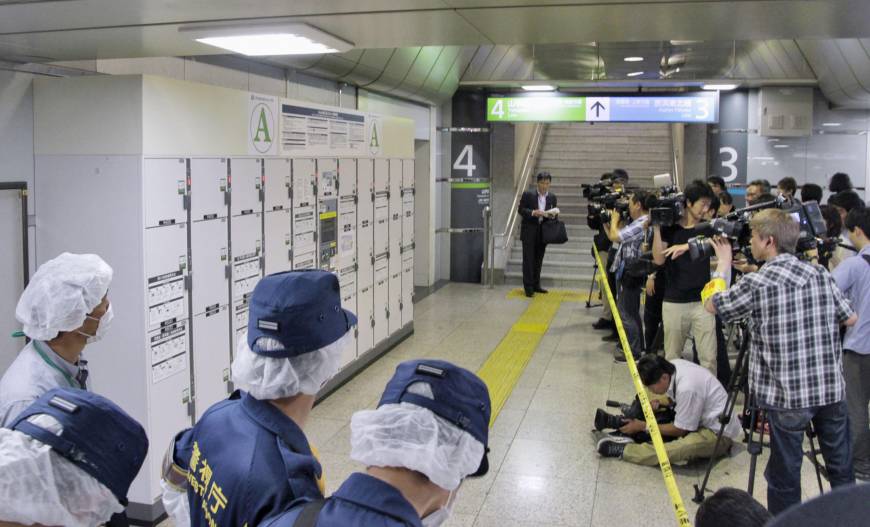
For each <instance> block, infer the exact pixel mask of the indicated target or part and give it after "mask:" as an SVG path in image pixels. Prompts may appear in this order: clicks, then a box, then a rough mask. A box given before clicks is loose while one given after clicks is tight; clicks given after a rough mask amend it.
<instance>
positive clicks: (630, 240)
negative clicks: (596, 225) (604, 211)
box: [607, 190, 657, 362]
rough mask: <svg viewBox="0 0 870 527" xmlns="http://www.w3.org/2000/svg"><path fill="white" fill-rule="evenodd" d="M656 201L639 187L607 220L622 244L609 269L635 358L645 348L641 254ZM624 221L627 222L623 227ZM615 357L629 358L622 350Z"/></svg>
mask: <svg viewBox="0 0 870 527" xmlns="http://www.w3.org/2000/svg"><path fill="white" fill-rule="evenodd" d="M656 201H657V200H656V197H655V196H654V195H652V194H650V193H649V192H645V191H642V190H640V191H636V192H635V193H633V194H632V195H631V197H630V198H629V200H628V202H627V203H625V204H624V206H621V205H623V204H622V203H617V205H616V208H614V209H611V210H610V211H609V218H610V221H609V223H607V226H608V231H607V235H608V238H609V239H610V241H612V242H613V243H614V244H619V249H618V250H617V252H616V256H615V257H614V258H613V263H612V265H611V267H610V268H609V271H610V272H612V273H614V275H615V277H616V282H617V284H618V287H619V293H618V294H617V309H618V310H619V317H620V318H621V319H622V325H623V327H624V328H625V334H626V338H627V339H628V345H629V346H630V347H631V354H632V355H633V356H634V358H635V360H639V359H640V356H641V353H642V350H643V323H642V320H641V315H640V295H641V292H642V290H643V287H644V283H645V280H646V276H647V274H648V265H645V262H644V261H643V260H642V259H641V254H642V253H643V241H644V234H645V233H646V222H647V219H648V218H649V216H648V214H649V209H650V208H652V207H653V206H655V204H656ZM626 216H627V217H626ZM627 220H631V223H629V224H628V225H624V224H625V223H628V221H627ZM621 225H624V226H622V227H621V228H620V226H621ZM614 358H615V359H616V360H617V361H619V362H625V361H626V358H625V354H624V353H620V352H619V351H617V352H616V354H615V356H614Z"/></svg>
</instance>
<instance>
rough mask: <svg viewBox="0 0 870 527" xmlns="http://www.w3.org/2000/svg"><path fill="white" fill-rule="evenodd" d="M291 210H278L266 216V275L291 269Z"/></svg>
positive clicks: (264, 241)
mask: <svg viewBox="0 0 870 527" xmlns="http://www.w3.org/2000/svg"><path fill="white" fill-rule="evenodd" d="M290 222H291V219H290V210H289V209H288V210H276V211H273V212H267V213H266V214H265V222H264V224H265V233H264V234H265V236H264V240H263V243H264V253H265V254H264V256H265V260H266V264H265V265H266V267H265V269H264V274H266V275H269V274H272V273H280V272H282V271H289V270H290V268H291V261H292V254H291V252H290V251H291V247H292V245H291V241H292V239H291V236H290Z"/></svg>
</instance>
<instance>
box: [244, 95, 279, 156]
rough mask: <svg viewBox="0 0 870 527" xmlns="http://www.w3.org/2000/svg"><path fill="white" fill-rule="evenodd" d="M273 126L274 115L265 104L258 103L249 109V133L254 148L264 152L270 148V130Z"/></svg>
mask: <svg viewBox="0 0 870 527" xmlns="http://www.w3.org/2000/svg"><path fill="white" fill-rule="evenodd" d="M274 126H275V116H274V115H272V109H271V108H269V106H267V105H266V104H263V103H259V104H257V105H256V106H254V108H253V109H252V110H251V122H250V125H249V135H250V138H251V144H252V145H254V149H255V150H256V151H257V152H260V153H261V154H265V153H266V152H268V151H269V150H270V149H271V148H272V130H273V129H274Z"/></svg>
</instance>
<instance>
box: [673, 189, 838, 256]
mask: <svg viewBox="0 0 870 527" xmlns="http://www.w3.org/2000/svg"><path fill="white" fill-rule="evenodd" d="M771 208H778V209H780V210H784V211H786V212H788V213H789V214H790V215H791V217H792V218H794V220H795V221H796V222H798V225H800V236H799V237H798V243H797V248H796V249H795V251H796V252H797V253H798V254H800V253H804V252H806V251H809V250H811V249H816V248H818V247H819V246H820V244H821V245H822V246H823V248H824V247H827V246H828V245H830V240H827V238H826V237H825V234H826V230H827V228H826V226H825V219H824V217H823V216H822V210H821V208H820V207H819V204H818V202H816V201H808V202H806V203H801V202H800V201H798V200H796V199H784V198H782V197H779V198H777V199H775V200H773V201H768V202H765V203H759V204H756V205H752V206H751V207H746V208H743V209H739V210H735V211H734V212H732V213H731V214H728V215H727V216H725V217H724V218H716V219H715V220H713V221H710V222H706V223H699V224H698V225H697V227H696V228H698V229H703V228H709V229H712V230H713V231H714V232H715V233H716V234H718V235H720V236H723V237H725V238H728V239H729V240H731V246H732V249H733V250H734V251H735V252H742V253H745V254H749V251H748V247H749V240H750V237H751V236H752V232H751V229H750V228H749V220H750V219H751V218H752V214H753V213H755V212H757V211H759V210H762V209H771ZM714 254H715V250H714V249H713V243H712V240H711V239H710V238H708V237H706V236H696V237H694V238H691V239H690V240H689V256H690V257H691V259H692V260H697V259H699V258H707V257H711V256H713V255H714Z"/></svg>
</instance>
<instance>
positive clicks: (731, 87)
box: [703, 84, 737, 91]
mask: <svg viewBox="0 0 870 527" xmlns="http://www.w3.org/2000/svg"><path fill="white" fill-rule="evenodd" d="M703 88H704V89H705V90H718V91H729V90H734V89H737V85H736V84H705V85H704V86H703Z"/></svg>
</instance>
